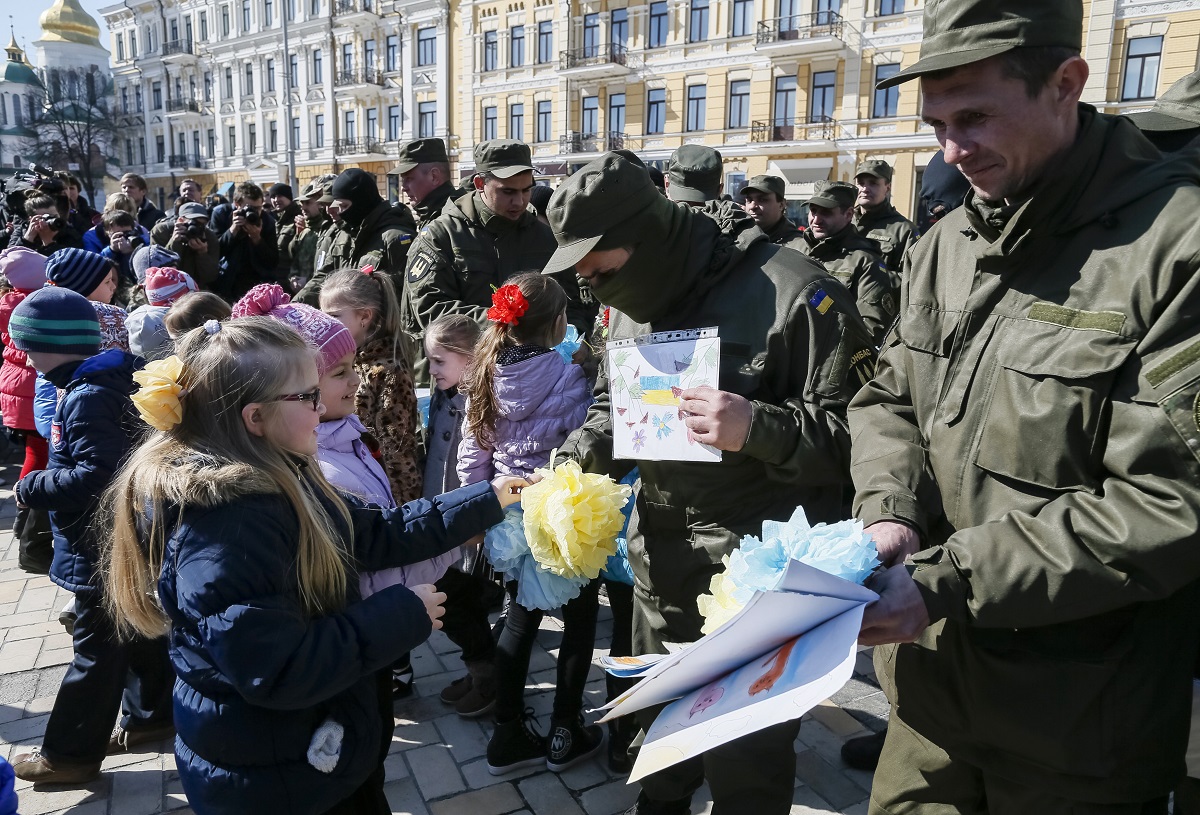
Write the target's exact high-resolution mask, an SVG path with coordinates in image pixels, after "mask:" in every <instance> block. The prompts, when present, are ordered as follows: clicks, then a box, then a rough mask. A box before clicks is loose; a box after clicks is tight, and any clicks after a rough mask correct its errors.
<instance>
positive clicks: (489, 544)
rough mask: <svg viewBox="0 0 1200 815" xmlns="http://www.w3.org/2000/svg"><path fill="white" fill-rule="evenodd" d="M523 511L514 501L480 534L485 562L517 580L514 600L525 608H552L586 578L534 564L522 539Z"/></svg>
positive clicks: (570, 597)
mask: <svg viewBox="0 0 1200 815" xmlns="http://www.w3.org/2000/svg"><path fill="white" fill-rule="evenodd" d="M524 514H525V513H524V511H523V510H522V509H521V506H520V505H519V504H514V505H513V506H510V507H509V508H508V509H506V510H505V511H504V520H502V521H501V522H500V523H498V524H496V525H495V526H493V527H492V528H491V529H489V530H488V531H487V532H486V533H485V534H484V536H483V550H484V553H485V554H486V555H487V559H488V561H489V562H490V563H491V564H492V568H494V569H495V570H496V571H498V572H503V573H504V579H505V580H516V581H517V602H518V603H520V604H521V605H522V606H524V607H525V608H529V609H535V608H536V609H541V610H542V611H553V610H554V609H556V608H561V607H562V606H563V605H564V604H566V603H567V601H569V600H573V599H575V598H576V597H578V596H579V591H580V589H581V587H582V586H583V584H584V583H586V582H587V579H586V578H580V579H568V578H565V577H559V576H558V575H556V574H554V573H553V572H550V571H547V570H546V569H543V568H542V567H541V566H539V565H538V562H537V561H536V560H535V559H534V557H533V554H532V553H531V552H530V551H529V542H528V541H527V540H526V539H525V520H524Z"/></svg>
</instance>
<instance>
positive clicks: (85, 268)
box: [46, 248, 113, 297]
mask: <svg viewBox="0 0 1200 815" xmlns="http://www.w3.org/2000/svg"><path fill="white" fill-rule="evenodd" d="M112 268H113V266H112V261H110V260H109V259H108V258H106V257H103V256H101V255H97V254H96V253H95V252H89V251H87V250H86V249H74V248H72V249H59V250H58V251H57V252H55V253H54V254H53V255H51V256H50V258H49V260H47V261H46V279H47V280H49V281H50V282H51V283H53V284H54V285H55V286H58V287H59V288H60V289H70V290H71V291H73V292H75V293H77V294H82V295H83V296H84V297H87V296H88V295H89V294H91V293H92V292H94V291H95V290H96V287H97V286H99V285H100V284H101V282H103V281H104V278H106V277H108V274H109V272H111V271H112Z"/></svg>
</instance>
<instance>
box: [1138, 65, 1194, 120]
mask: <svg viewBox="0 0 1200 815" xmlns="http://www.w3.org/2000/svg"><path fill="white" fill-rule="evenodd" d="M1129 118H1130V119H1132V120H1133V123H1134V124H1135V125H1137V126H1138V127H1139V128H1141V129H1142V130H1149V131H1153V132H1157V131H1160V130H1192V129H1194V128H1197V127H1200V71H1194V72H1193V73H1190V74H1188V75H1187V76H1185V77H1184V78H1183V79H1181V80H1179V81H1178V82H1176V83H1175V84H1174V85H1172V86H1171V87H1169V88H1167V92H1166V93H1164V94H1163V95H1162V96H1161V97H1159V100H1158V101H1157V102H1155V103H1154V107H1152V108H1150V110H1147V111H1143V112H1142V113H1130V114H1129Z"/></svg>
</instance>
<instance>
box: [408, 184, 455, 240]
mask: <svg viewBox="0 0 1200 815" xmlns="http://www.w3.org/2000/svg"><path fill="white" fill-rule="evenodd" d="M465 194H466V192H465V191H464V190H460V189H459V188H458V187H455V186H454V185H453V184H451V183H450V182H449V181H445V182H443V183H442V185H441V186H440V187H438V188H437V189H435V190H433V192H431V193H429V195H427V196H425V200H423V201H421V203H419V204H414V205H413V212H415V213H416V215H417V230H418V231H420V230H422V229H424V228H425V227H427V226H429V225H430V224H431V223H433V222H434V221H436V220H437V217H438V216H439V215H441V214H442V207H444V206H446V202H447V201H455V200H457V199H459V198H462V197H463V196H464V195H465Z"/></svg>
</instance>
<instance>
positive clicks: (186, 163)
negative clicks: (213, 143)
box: [167, 153, 204, 170]
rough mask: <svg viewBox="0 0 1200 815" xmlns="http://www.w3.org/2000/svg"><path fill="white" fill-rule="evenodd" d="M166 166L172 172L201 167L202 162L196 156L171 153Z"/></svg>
mask: <svg viewBox="0 0 1200 815" xmlns="http://www.w3.org/2000/svg"><path fill="white" fill-rule="evenodd" d="M167 164H169V165H170V166H171V169H173V170H186V169H187V168H188V167H203V166H204V164H203V160H202V159H201V158H200V156H198V155H196V154H192V155H188V154H187V153H172V154H171V155H170V156H168V157H167Z"/></svg>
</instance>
